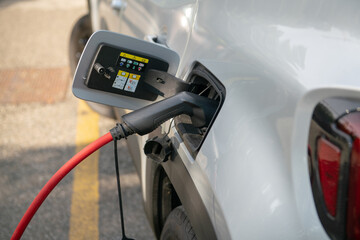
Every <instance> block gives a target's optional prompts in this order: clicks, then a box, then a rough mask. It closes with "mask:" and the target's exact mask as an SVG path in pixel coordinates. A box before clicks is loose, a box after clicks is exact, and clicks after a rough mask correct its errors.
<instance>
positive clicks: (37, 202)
mask: <svg viewBox="0 0 360 240" xmlns="http://www.w3.org/2000/svg"><path fill="white" fill-rule="evenodd" d="M112 140H113V137H112V136H111V134H110V132H109V133H107V134H105V135H104V136H102V137H100V138H98V139H97V140H95V141H94V142H92V143H90V144H89V145H87V146H86V147H85V148H84V149H82V150H81V151H80V152H78V153H77V154H76V155H75V156H73V157H72V158H71V159H70V160H69V161H67V162H66V163H65V164H64V165H63V166H62V167H61V168H60V169H59V170H58V171H57V172H56V173H55V174H54V175H53V176H52V177H51V178H50V180H49V181H48V182H47V183H46V184H45V186H44V187H43V188H42V189H41V191H40V192H39V194H38V195H37V196H36V197H35V199H34V200H33V202H32V203H31V205H30V206H29V208H28V209H27V210H26V212H25V214H24V216H23V217H22V219H21V221H20V222H19V224H18V225H17V227H16V229H15V231H14V233H13V235H12V237H11V240H18V239H20V238H21V236H22V234H23V233H24V231H25V229H26V227H27V225H28V224H29V222H30V221H31V219H32V218H33V216H34V215H35V213H36V211H37V210H38V209H39V207H40V206H41V204H42V203H43V202H44V200H45V199H46V197H47V196H48V195H49V194H50V192H51V191H52V190H53V189H54V188H55V187H56V185H57V184H58V183H59V182H60V181H61V180H62V179H63V178H64V177H65V176H66V175H67V174H68V173H69V172H70V171H71V170H72V169H73V168H74V167H76V166H77V165H78V164H79V163H81V162H82V161H83V160H84V159H85V158H86V157H88V156H89V155H90V154H92V153H93V152H95V151H96V150H98V149H99V148H101V147H102V146H104V145H106V144H107V143H109V142H111V141H112Z"/></svg>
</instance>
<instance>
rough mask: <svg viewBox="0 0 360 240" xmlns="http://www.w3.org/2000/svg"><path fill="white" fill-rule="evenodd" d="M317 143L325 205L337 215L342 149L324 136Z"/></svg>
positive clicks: (331, 212) (333, 214)
mask: <svg viewBox="0 0 360 240" xmlns="http://www.w3.org/2000/svg"><path fill="white" fill-rule="evenodd" d="M317 143H318V144H317V148H318V151H317V159H318V164H319V176H320V183H321V188H322V191H323V195H324V200H325V205H326V207H327V209H328V211H329V213H330V214H331V215H332V216H335V214H336V203H337V191H338V183H339V170H340V149H339V148H338V147H337V146H335V145H334V144H332V143H331V142H329V141H328V140H326V139H325V138H323V137H322V138H319V140H318V142H317Z"/></svg>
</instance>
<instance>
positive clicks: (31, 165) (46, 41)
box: [0, 0, 154, 239]
mask: <svg viewBox="0 0 360 240" xmlns="http://www.w3.org/2000/svg"><path fill="white" fill-rule="evenodd" d="M86 12H87V9H86V1H85V0H73V1H61V0H33V1H20V0H2V1H0V33H1V34H0V56H1V57H0V88H1V91H3V92H5V93H6V94H7V95H6V96H7V97H6V99H8V98H11V99H12V101H7V102H6V101H5V100H6V99H5V98H4V97H3V100H4V101H1V99H0V239H9V238H10V237H11V235H12V233H13V231H14V229H15V228H16V225H17V223H18V222H19V221H20V219H21V217H22V215H23V214H24V212H25V211H26V209H27V207H28V206H29V205H30V203H31V201H32V200H33V199H34V197H35V196H36V194H37V193H38V192H39V191H40V189H41V188H42V187H43V186H44V184H45V183H46V182H47V180H48V179H49V178H50V177H51V176H52V174H54V173H55V172H56V171H57V170H58V169H59V168H60V167H61V166H62V164H64V163H65V162H66V161H67V160H68V159H69V158H71V157H72V156H73V155H74V154H75V151H76V143H75V139H76V134H77V119H78V117H79V116H78V111H77V109H78V104H79V100H78V99H76V98H75V97H74V96H73V95H72V93H71V88H70V87H71V78H70V76H69V75H68V74H64V72H65V73H67V72H68V55H67V54H68V42H69V38H70V32H71V28H72V26H73V24H74V23H75V22H76V20H77V19H78V18H80V17H81V16H82V15H84V14H85V13H86ZM55 70H56V71H60V73H61V74H60V73H58V74H55V75H56V76H58V77H59V76H60V75H61V76H60V77H59V78H61V79H60V80H61V81H60V80H59V81H60V82H61V84H66V87H65V88H60V87H59V85H53V86H51V84H50V86H48V85H46V87H44V86H41V85H42V84H38V85H35V84H34V85H33V86H31V85H30V86H28V87H26V88H28V89H33V90H32V91H36V90H39V91H44V92H43V93H44V94H45V93H48V92H49V91H50V88H51V89H52V88H54V89H56V93H57V92H60V91H61V92H63V94H60V95H59V96H60V97H57V98H51V96H53V95H54V94H55V92H54V93H52V94H50V95H47V97H45V98H46V99H48V100H46V101H44V100H43V99H42V100H41V99H40V95H44V94H39V97H32V98H26V97H24V95H26V94H29V95H34V94H31V91H30V93H29V92H26V91H25V90H26V89H25V90H22V91H18V88H19V86H21V83H22V81H23V82H24V83H25V81H26V79H29V78H30V77H31V78H36V76H37V75H36V76H35V75H34V74H39V76H45V77H46V76H48V75H47V74H48V72H49V71H50V72H51V73H54V71H55ZM19 72H20V73H21V74H19ZM5 73H7V74H8V73H16V74H18V75H16V77H12V78H11V79H12V80H11V81H7V82H5V80H4V79H5V77H4V74H5ZM41 74H43V75H41ZM1 75H2V77H1ZM11 76H13V75H11ZM14 76H15V75H14ZM34 76H35V77H34ZM56 76H53V77H54V79H55V78H56ZM7 79H9V78H7ZM15 80H17V81H18V83H17V84H12V82H13V81H15ZM49 81H52V80H51V79H50V78H49ZM54 81H55V80H54ZM9 82H10V83H9ZM30 83H31V82H30ZM52 83H53V82H52ZM27 84H28V83H27ZM46 88H48V89H49V91H46ZM52 90H53V89H52ZM16 94H17V95H16ZM36 96H37V95H36ZM50 98H51V101H50V100H49V99H50ZM114 124H115V121H114V120H113V119H108V118H105V117H100V120H99V124H98V127H99V131H100V135H102V134H105V133H106V132H108V130H109V129H111V128H112V127H113V126H114ZM118 145H119V146H118V151H119V161H120V174H121V183H122V190H123V200H124V211H125V224H126V233H127V236H128V237H131V238H135V239H153V238H154V236H153V234H152V232H151V229H150V227H149V225H148V223H147V220H146V217H145V214H144V211H143V206H142V200H141V191H140V190H141V189H140V181H139V178H138V176H137V174H136V171H135V168H134V166H133V164H132V162H131V159H130V156H129V153H128V152H127V149H126V144H125V142H119V144H118ZM97 169H98V174H99V176H98V184H99V188H98V191H99V200H98V208H99V210H98V211H99V213H98V218H99V219H98V226H97V227H98V232H99V234H98V239H121V228H120V217H119V212H118V211H119V207H118V200H117V188H116V179H115V169H114V158H113V145H112V144H109V145H107V146H105V147H103V148H102V149H101V150H100V152H99V164H98V168H97ZM73 184H74V177H73V173H70V174H69V175H68V176H66V177H65V178H64V179H63V180H62V181H61V182H60V184H59V185H58V186H57V187H56V188H55V189H54V191H53V192H52V193H51V194H50V195H49V197H48V198H47V200H46V201H45V202H44V204H43V205H42V206H41V207H40V209H39V210H38V212H37V214H36V215H35V217H34V218H33V219H32V221H31V222H30V224H29V226H28V228H27V230H26V231H25V233H24V235H23V239H69V231H70V218H71V215H72V213H73V212H72V211H71V204H72V195H73Z"/></svg>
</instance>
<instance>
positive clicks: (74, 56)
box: [69, 14, 92, 76]
mask: <svg viewBox="0 0 360 240" xmlns="http://www.w3.org/2000/svg"><path fill="white" fill-rule="evenodd" d="M91 34H92V28H91V19H90V15H89V14H86V15H84V16H82V17H81V18H79V20H78V21H77V22H76V23H75V25H74V27H73V29H72V31H71V35H70V43H69V62H70V71H71V75H72V76H73V75H74V73H75V69H76V66H77V64H78V62H79V60H80V56H81V53H82V52H83V50H84V48H85V45H86V42H87V41H88V39H89V38H90V36H91Z"/></svg>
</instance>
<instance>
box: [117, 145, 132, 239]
mask: <svg viewBox="0 0 360 240" xmlns="http://www.w3.org/2000/svg"><path fill="white" fill-rule="evenodd" d="M114 155H115V171H116V180H117V188H118V195H119V207H120V220H121V231H122V240H134V239H131V238H127V237H126V235H125V223H124V213H123V206H122V198H121V185H120V173H119V161H118V154H117V140H114Z"/></svg>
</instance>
